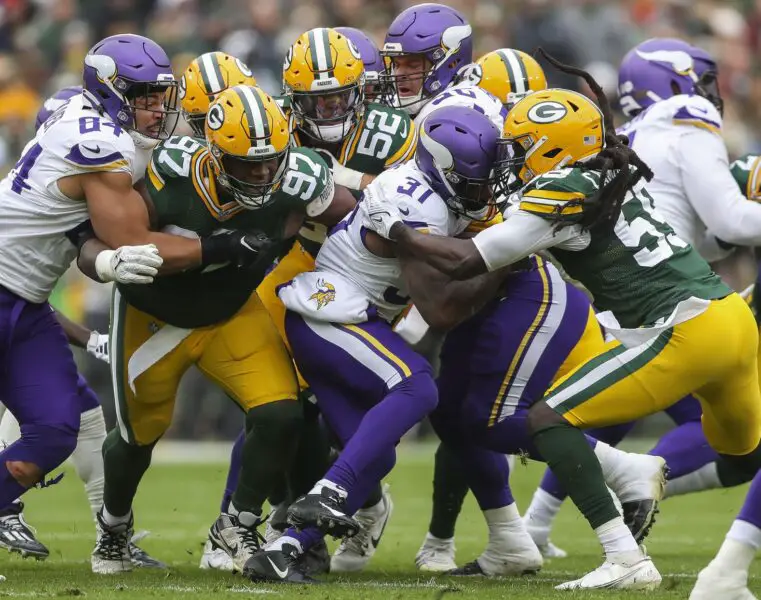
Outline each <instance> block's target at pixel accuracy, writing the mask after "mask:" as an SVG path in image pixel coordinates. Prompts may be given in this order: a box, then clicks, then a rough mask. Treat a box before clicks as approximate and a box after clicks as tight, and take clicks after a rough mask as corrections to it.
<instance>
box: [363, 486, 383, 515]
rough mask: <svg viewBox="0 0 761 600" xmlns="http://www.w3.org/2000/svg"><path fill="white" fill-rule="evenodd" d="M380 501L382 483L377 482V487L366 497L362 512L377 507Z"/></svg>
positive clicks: (381, 498)
mask: <svg viewBox="0 0 761 600" xmlns="http://www.w3.org/2000/svg"><path fill="white" fill-rule="evenodd" d="M381 500H383V483H381V482H378V485H376V486H375V487H374V488H373V489H372V490H371V491H370V495H369V496H368V497H367V500H365V503H364V504H363V505H362V510H369V509H371V508H374V507H376V506H379V505H380V503H381Z"/></svg>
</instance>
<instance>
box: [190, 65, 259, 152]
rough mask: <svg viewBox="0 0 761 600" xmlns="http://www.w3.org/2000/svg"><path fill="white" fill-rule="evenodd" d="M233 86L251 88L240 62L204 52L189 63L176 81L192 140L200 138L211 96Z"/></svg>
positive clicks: (250, 78)
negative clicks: (178, 80)
mask: <svg viewBox="0 0 761 600" xmlns="http://www.w3.org/2000/svg"><path fill="white" fill-rule="evenodd" d="M234 85H249V86H255V85H256V79H255V78H254V76H253V75H252V74H251V69H249V68H248V67H247V66H246V65H245V64H244V63H243V62H242V61H240V60H238V59H237V58H235V57H233V56H230V55H229V54H225V53H224V52H207V53H206V54H201V56H199V57H197V58H195V59H193V62H191V63H190V65H189V66H188V68H187V69H185V73H184V74H183V75H182V78H181V79H180V100H181V101H182V114H183V116H184V117H185V120H186V121H187V122H188V125H190V128H191V129H192V130H193V134H194V135H195V136H196V137H201V138H202V137H203V136H204V132H203V130H204V120H205V119H206V113H207V112H209V106H210V105H211V102H212V100H214V96H216V95H217V94H218V93H219V92H221V91H222V90H226V89H227V88H229V87H232V86H234Z"/></svg>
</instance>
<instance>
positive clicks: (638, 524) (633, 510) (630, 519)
mask: <svg viewBox="0 0 761 600" xmlns="http://www.w3.org/2000/svg"><path fill="white" fill-rule="evenodd" d="M621 507H622V508H623V510H624V524H625V525H626V526H627V527H628V528H629V531H631V532H632V535H633V536H634V539H635V540H636V541H637V543H638V544H641V543H642V542H643V541H644V539H645V538H646V537H647V536H648V534H649V533H650V529H651V528H652V526H653V524H654V523H655V515H657V514H658V512H659V510H658V501H657V500H638V501H636V502H624V503H622V504H621Z"/></svg>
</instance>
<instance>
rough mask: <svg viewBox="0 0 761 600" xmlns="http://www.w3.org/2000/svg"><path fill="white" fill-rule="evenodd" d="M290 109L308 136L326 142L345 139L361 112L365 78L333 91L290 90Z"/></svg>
mask: <svg viewBox="0 0 761 600" xmlns="http://www.w3.org/2000/svg"><path fill="white" fill-rule="evenodd" d="M289 95H290V96H291V99H292V103H291V110H292V112H293V115H294V116H295V118H296V121H297V122H298V123H299V128H300V129H301V130H302V131H304V132H305V133H306V134H307V135H309V136H310V137H313V138H314V139H316V140H319V141H321V142H327V143H335V142H340V141H342V140H343V139H345V138H346V137H347V136H348V135H349V134H350V133H351V132H352V130H353V129H354V127H355V126H356V125H357V123H359V120H360V118H361V117H362V114H363V112H364V101H365V81H364V77H363V78H362V80H361V81H358V82H354V83H351V84H349V85H346V86H343V87H341V88H337V89H335V90H325V91H322V90H320V91H317V92H302V91H295V90H291V91H290V93H289Z"/></svg>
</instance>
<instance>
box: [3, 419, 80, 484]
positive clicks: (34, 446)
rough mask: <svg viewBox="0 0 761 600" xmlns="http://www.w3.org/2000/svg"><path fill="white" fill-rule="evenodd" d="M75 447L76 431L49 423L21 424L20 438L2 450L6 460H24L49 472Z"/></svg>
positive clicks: (44, 471)
mask: <svg viewBox="0 0 761 600" xmlns="http://www.w3.org/2000/svg"><path fill="white" fill-rule="evenodd" d="M76 447H77V431H76V430H74V429H69V428H58V427H53V426H51V425H36V424H30V425H22V426H21V438H20V439H19V440H18V441H17V442H15V443H14V444H12V445H11V446H9V447H8V449H7V450H6V451H5V452H4V459H5V460H6V461H14V460H19V461H24V462H30V463H33V464H35V465H37V466H38V467H39V468H40V469H42V471H43V473H49V472H50V471H52V470H53V469H55V468H56V467H57V466H59V465H60V464H61V463H63V461H65V460H66V459H67V458H69V456H71V453H72V452H74V449H75V448H76Z"/></svg>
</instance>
